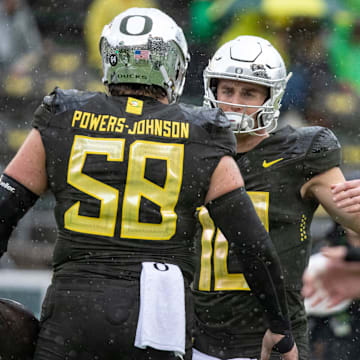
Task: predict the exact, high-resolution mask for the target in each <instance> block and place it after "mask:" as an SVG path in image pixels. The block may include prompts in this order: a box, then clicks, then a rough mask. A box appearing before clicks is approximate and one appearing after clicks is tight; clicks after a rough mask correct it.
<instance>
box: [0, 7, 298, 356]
mask: <svg viewBox="0 0 360 360" xmlns="http://www.w3.org/2000/svg"><path fill="white" fill-rule="evenodd" d="M100 51H101V55H102V58H103V68H104V77H103V82H104V84H105V85H106V87H107V90H108V92H109V94H105V93H91V92H82V91H77V90H61V89H58V88H56V89H55V90H54V91H53V92H52V93H51V94H50V95H49V96H46V97H45V98H44V100H43V102H42V104H41V105H40V107H39V108H38V109H37V110H36V112H35V116H34V121H33V127H34V129H33V130H32V131H31V132H30V134H29V136H28V137H27V139H26V140H25V142H24V144H23V145H22V146H21V148H20V149H19V151H18V153H17V154H16V156H15V157H14V159H13V160H12V161H11V162H10V164H9V165H8V166H7V167H6V169H5V171H4V174H3V175H2V177H1V181H0V252H4V251H6V249H7V242H8V238H9V236H10V234H11V231H12V229H13V228H14V227H15V226H16V224H17V222H18V220H19V219H20V218H21V216H22V215H23V214H24V213H26V211H27V210H28V209H29V208H30V207H31V206H32V205H33V204H34V202H35V201H36V199H37V197H38V195H40V194H42V193H44V192H45V191H46V190H47V189H49V190H50V191H51V192H52V193H53V194H54V196H55V199H56V205H55V218H56V221H57V226H58V237H57V242H56V245H55V250H54V255H53V270H54V275H53V280H52V284H51V286H50V287H49V289H48V292H47V295H46V298H45V300H44V303H43V308H42V315H41V329H40V334H39V338H38V342H37V347H36V350H35V356H34V359H35V360H55V359H65V358H69V359H77V360H90V359H91V360H93V359H107V360H112V359H113V360H115V359H116V360H120V359H126V360H134V359H137V360H139V359H140V360H141V359H160V360H162V359H164V360H170V359H175V358H185V359H191V356H192V350H191V349H192V342H191V329H192V319H193V312H192V310H191V309H192V297H191V292H190V288H189V284H190V283H191V281H192V278H193V272H194V260H195V259H194V233H195V230H196V226H195V225H196V222H197V219H196V216H195V213H196V210H197V209H198V208H200V207H201V205H203V204H206V209H207V210H208V211H209V213H210V214H211V216H212V218H213V219H214V221H215V223H216V224H217V226H219V228H221V229H222V231H223V232H224V234H226V236H227V238H228V239H229V242H230V246H231V249H232V251H233V252H234V253H235V254H236V256H238V257H239V258H241V259H242V261H243V263H244V268H245V269H246V270H247V274H248V275H249V276H248V277H247V280H248V282H249V284H251V286H252V287H253V288H254V289H256V290H257V291H255V293H256V296H257V297H258V299H259V301H260V302H261V304H262V306H263V307H264V308H265V309H266V310H267V314H268V320H269V330H268V331H267V333H266V336H265V337H264V347H263V359H264V360H266V359H267V358H268V356H269V353H270V352H271V349H272V347H273V346H274V345H275V346H276V347H277V348H278V349H279V350H280V351H282V352H283V353H285V357H286V359H288V360H296V358H297V349H296V345H294V340H293V336H292V334H291V331H290V321H289V318H288V316H287V313H288V311H287V303H286V298H285V290H284V286H283V280H282V275H281V269H280V264H279V260H278V258H277V255H276V252H275V249H274V248H273V246H272V243H271V241H270V238H269V236H268V234H267V232H266V230H265V228H264V226H263V225H262V224H261V221H260V219H259V217H258V216H257V215H256V211H255V208H254V207H253V205H252V203H251V200H250V198H249V197H248V195H247V193H246V191H245V190H244V187H243V185H244V183H243V179H242V177H241V174H240V171H239V169H238V167H237V165H236V162H235V161H234V159H233V157H232V156H233V155H234V154H235V145H236V141H235V137H234V135H233V133H232V131H231V129H230V124H229V121H228V119H227V118H226V117H225V115H224V113H223V112H222V110H220V109H202V108H200V109H194V108H192V107H189V106H185V105H179V104H177V100H178V98H179V96H180V95H181V92H182V89H183V85H184V80H185V72H186V69H187V64H188V60H189V55H188V50H187V44H186V40H185V37H184V35H183V32H182V30H181V29H180V28H179V27H178V26H177V25H176V24H175V22H174V21H173V20H172V19H171V18H169V17H168V16H167V15H166V14H164V13H163V12H161V11H159V10H156V9H142V8H132V9H128V10H126V11H125V12H123V13H121V14H119V15H118V16H117V17H115V18H114V20H113V21H112V22H111V23H110V24H109V25H107V26H105V27H104V30H103V33H102V36H101V39H100ZM240 234H241V236H240Z"/></svg>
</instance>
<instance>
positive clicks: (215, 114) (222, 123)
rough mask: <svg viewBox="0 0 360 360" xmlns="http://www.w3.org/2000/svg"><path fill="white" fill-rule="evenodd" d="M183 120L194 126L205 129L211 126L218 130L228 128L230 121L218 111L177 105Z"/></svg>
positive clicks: (217, 109)
mask: <svg viewBox="0 0 360 360" xmlns="http://www.w3.org/2000/svg"><path fill="white" fill-rule="evenodd" d="M179 106H180V108H181V110H182V112H183V114H184V116H185V118H186V119H187V120H189V121H190V122H192V123H193V124H195V125H198V126H201V127H204V128H205V129H207V128H210V127H211V126H215V127H220V128H230V121H229V120H228V118H227V117H226V115H225V114H224V112H223V111H222V110H221V109H219V108H216V109H209V108H206V107H201V106H195V105H188V104H179Z"/></svg>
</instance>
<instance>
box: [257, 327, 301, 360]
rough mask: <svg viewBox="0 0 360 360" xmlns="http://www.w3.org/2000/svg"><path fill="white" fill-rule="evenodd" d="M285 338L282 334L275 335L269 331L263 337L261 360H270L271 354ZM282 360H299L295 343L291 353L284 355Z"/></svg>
mask: <svg viewBox="0 0 360 360" xmlns="http://www.w3.org/2000/svg"><path fill="white" fill-rule="evenodd" d="M284 337H285V335H282V334H275V333H273V332H272V331H271V330H270V329H268V330H267V331H266V333H265V335H264V337H263V341H262V347H261V360H269V359H270V355H271V352H272V351H273V348H274V346H275V345H277V344H279V342H280V341H281V340H282V339H283V338H284ZM282 358H283V359H284V360H298V359H299V354H298V350H297V347H296V344H295V343H294V345H293V347H292V348H291V350H290V351H288V352H286V353H283V354H282Z"/></svg>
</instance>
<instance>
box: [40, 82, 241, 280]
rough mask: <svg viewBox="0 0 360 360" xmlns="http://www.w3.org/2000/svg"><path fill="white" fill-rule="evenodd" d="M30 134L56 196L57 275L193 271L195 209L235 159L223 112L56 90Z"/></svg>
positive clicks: (45, 103) (55, 254) (147, 99)
mask: <svg viewBox="0 0 360 360" xmlns="http://www.w3.org/2000/svg"><path fill="white" fill-rule="evenodd" d="M33 126H34V127H35V128H37V129H38V130H39V131H40V133H41V138H42V141H43V144H44V147H45V152H46V169H47V174H48V186H49V188H50V190H51V191H52V193H53V194H54V195H55V198H56V206H55V217H56V222H57V226H58V238H57V242H56V245H55V250H54V259H53V260H54V270H55V273H58V272H61V273H71V274H76V273H79V272H80V273H81V272H87V273H93V274H95V273H99V274H101V275H112V276H114V274H116V271H117V270H121V269H126V268H127V267H128V266H130V265H131V264H140V263H141V262H142V261H164V262H169V263H174V264H177V265H179V266H180V267H181V268H182V270H183V271H184V272H185V273H186V274H191V273H192V272H193V237H194V231H195V230H194V229H195V223H196V217H195V216H194V214H195V212H196V208H197V207H199V206H200V205H201V204H203V202H204V198H205V195H206V193H207V190H208V187H209V182H210V178H211V174H212V172H213V171H214V169H215V168H216V166H217V164H218V162H219V160H220V159H221V157H222V156H224V155H233V154H234V152H235V138H234V135H233V134H232V133H231V131H230V129H229V123H228V120H227V119H226V117H225V116H224V115H223V113H222V111H218V110H209V109H207V110H206V109H201V108H194V107H190V106H186V105H177V104H176V105H164V104H162V103H160V102H158V101H156V100H154V99H151V98H147V97H136V98H133V97H125V96H124V97H112V96H107V95H106V94H103V93H91V92H80V91H77V90H60V89H55V90H54V92H53V93H52V94H51V95H50V96H47V97H45V98H44V101H43V103H42V104H41V106H40V107H39V108H38V109H37V111H36V112H35V118H34V122H33Z"/></svg>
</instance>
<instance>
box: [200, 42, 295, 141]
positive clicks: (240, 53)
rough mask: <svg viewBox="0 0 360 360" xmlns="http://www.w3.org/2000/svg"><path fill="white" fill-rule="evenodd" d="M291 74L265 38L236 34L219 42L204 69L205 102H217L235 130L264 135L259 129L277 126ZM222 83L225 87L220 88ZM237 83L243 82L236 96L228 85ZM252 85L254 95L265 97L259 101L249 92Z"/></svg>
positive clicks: (210, 104)
mask: <svg viewBox="0 0 360 360" xmlns="http://www.w3.org/2000/svg"><path fill="white" fill-rule="evenodd" d="M290 76H291V74H289V75H287V73H286V68H285V64H284V61H283V59H282V57H281V55H280V54H279V52H278V51H277V50H276V49H275V48H274V47H273V46H272V45H271V44H270V43H269V42H268V41H267V40H265V39H262V38H260V37H255V36H239V37H238V38H236V39H234V40H232V41H229V42H227V43H226V44H224V45H223V46H221V47H220V48H219V50H217V51H216V53H215V55H214V56H213V57H212V59H211V60H210V62H209V65H208V66H207V67H206V69H205V70H204V88H205V96H204V103H205V105H206V106H211V107H218V106H220V107H221V108H222V109H223V110H224V111H225V112H226V115H227V117H228V118H229V119H230V121H231V126H232V130H233V131H234V133H241V134H253V135H264V134H265V132H264V131H259V130H265V131H266V132H267V133H269V132H271V131H273V130H275V129H276V126H277V122H278V118H279V115H280V111H279V110H280V106H281V100H282V97H283V95H284V92H285V88H286V84H287V82H288V80H289V78H290ZM232 81H234V82H232ZM224 83H225V84H227V86H226V89H223V84H224ZM240 83H241V84H243V85H244V86H245V85H246V86H245V88H244V89H243V90H242V93H244V95H243V96H242V97H237V96H236V93H235V88H233V89H231V88H232V87H236V86H239V84H240ZM229 85H231V88H229V87H228V86H229ZM259 85H260V86H259ZM248 89H250V90H248ZM252 89H254V90H256V91H253V92H255V94H254V95H262V96H261V97H260V98H261V99H262V97H264V98H265V99H264V100H263V99H262V101H260V103H258V101H256V100H257V99H256V97H254V96H251V95H252ZM233 92H234V93H233ZM257 92H259V93H261V94H257ZM239 94H240V92H239ZM239 108H240V109H241V111H239V110H238V109H239Z"/></svg>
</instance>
